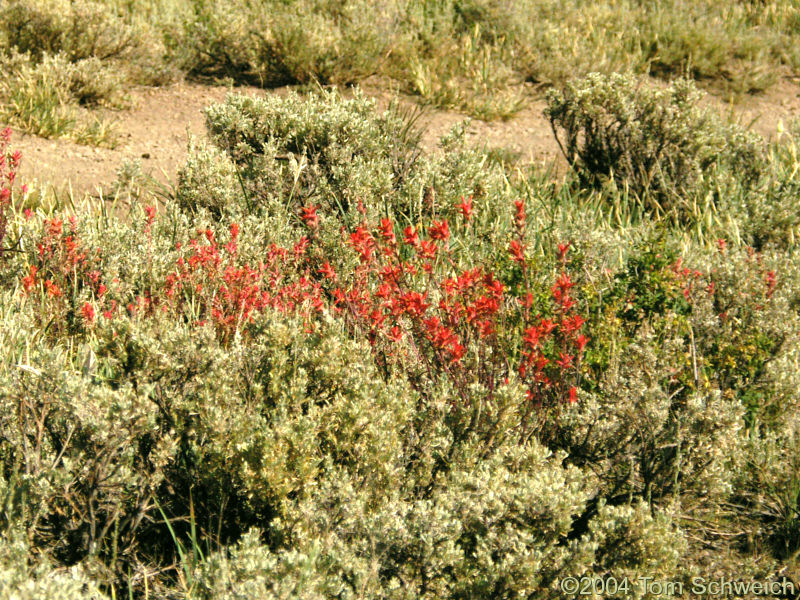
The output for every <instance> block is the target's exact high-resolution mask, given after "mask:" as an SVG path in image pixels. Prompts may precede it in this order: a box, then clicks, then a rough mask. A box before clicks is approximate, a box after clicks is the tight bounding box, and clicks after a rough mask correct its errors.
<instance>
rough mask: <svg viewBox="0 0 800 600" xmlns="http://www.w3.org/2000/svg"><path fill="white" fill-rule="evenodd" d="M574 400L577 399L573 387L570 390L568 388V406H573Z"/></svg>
mask: <svg viewBox="0 0 800 600" xmlns="http://www.w3.org/2000/svg"><path fill="white" fill-rule="evenodd" d="M576 400H577V398H576V390H575V386H572V387H571V388H569V391H568V392H567V402H569V403H570V404H575V401H576Z"/></svg>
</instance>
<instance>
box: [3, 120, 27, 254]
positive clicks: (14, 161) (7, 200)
mask: <svg viewBox="0 0 800 600" xmlns="http://www.w3.org/2000/svg"><path fill="white" fill-rule="evenodd" d="M10 142H11V129H9V128H8V127H6V128H5V129H3V130H2V131H0V257H2V253H3V248H2V243H3V240H4V239H5V237H6V229H7V227H8V208H9V206H10V205H11V189H12V187H13V186H14V180H15V179H16V177H17V169H19V163H20V160H21V157H22V156H21V154H20V152H19V151H18V150H17V151H16V152H13V153H10V152H9V150H8V146H9V143H10ZM22 191H23V193H24V192H25V188H24V186H23V190H22Z"/></svg>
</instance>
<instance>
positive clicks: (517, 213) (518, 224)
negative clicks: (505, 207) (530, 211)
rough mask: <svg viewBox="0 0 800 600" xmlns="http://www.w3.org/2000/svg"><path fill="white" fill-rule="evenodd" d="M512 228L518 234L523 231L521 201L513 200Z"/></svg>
mask: <svg viewBox="0 0 800 600" xmlns="http://www.w3.org/2000/svg"><path fill="white" fill-rule="evenodd" d="M514 208H515V210H514V227H515V228H516V230H517V233H518V234H521V233H522V231H523V230H524V229H525V203H524V202H523V201H522V200H514Z"/></svg>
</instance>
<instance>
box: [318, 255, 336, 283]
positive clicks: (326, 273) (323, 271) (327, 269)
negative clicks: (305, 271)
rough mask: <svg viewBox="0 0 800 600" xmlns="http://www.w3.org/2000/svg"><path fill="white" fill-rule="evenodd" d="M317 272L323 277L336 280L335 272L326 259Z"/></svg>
mask: <svg viewBox="0 0 800 600" xmlns="http://www.w3.org/2000/svg"><path fill="white" fill-rule="evenodd" d="M319 274H320V275H322V276H323V277H324V278H325V279H330V280H331V281H336V273H335V272H334V270H333V267H332V266H331V263H329V262H328V261H327V260H326V261H325V263H324V264H323V265H322V266H321V267H320V268H319Z"/></svg>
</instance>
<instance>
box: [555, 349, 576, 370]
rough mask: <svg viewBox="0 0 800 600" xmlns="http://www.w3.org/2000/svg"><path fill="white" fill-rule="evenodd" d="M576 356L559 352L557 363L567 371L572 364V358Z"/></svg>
mask: <svg viewBox="0 0 800 600" xmlns="http://www.w3.org/2000/svg"><path fill="white" fill-rule="evenodd" d="M573 358H574V357H573V356H572V355H571V354H564V353H563V352H559V353H558V360H557V361H556V364H557V365H558V366H559V367H561V369H562V370H564V371H566V370H567V369H569V368H570V367H571V366H572V359H573Z"/></svg>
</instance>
